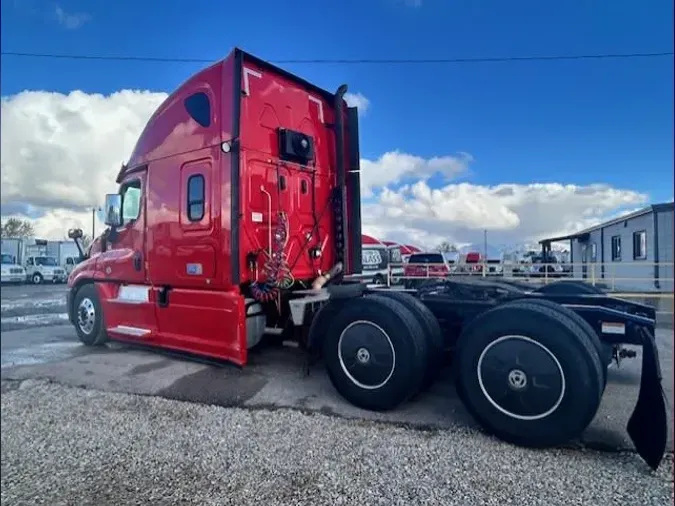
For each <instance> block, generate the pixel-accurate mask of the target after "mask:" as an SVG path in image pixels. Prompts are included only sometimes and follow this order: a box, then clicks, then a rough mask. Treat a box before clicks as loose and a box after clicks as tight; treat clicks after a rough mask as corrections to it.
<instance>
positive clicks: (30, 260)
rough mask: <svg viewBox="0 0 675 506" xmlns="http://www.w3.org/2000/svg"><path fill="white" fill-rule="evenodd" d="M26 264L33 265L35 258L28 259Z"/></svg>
mask: <svg viewBox="0 0 675 506" xmlns="http://www.w3.org/2000/svg"><path fill="white" fill-rule="evenodd" d="M26 265H33V258H32V257H31V258H29V259H28V260H26Z"/></svg>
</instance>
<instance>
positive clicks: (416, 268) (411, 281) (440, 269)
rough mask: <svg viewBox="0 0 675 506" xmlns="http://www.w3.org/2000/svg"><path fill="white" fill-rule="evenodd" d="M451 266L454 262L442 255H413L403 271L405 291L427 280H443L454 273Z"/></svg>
mask: <svg viewBox="0 0 675 506" xmlns="http://www.w3.org/2000/svg"><path fill="white" fill-rule="evenodd" d="M451 262H452V263H451ZM453 264H454V261H452V260H451V259H450V258H448V257H447V256H446V255H444V254H443V253H435V252H431V253H414V254H412V255H410V258H409V259H408V263H407V264H405V267H404V269H403V276H404V282H403V285H404V286H405V288H407V289H412V288H416V287H418V286H419V285H420V284H421V283H423V282H424V281H425V280H426V279H427V278H432V279H433V278H444V277H446V276H448V275H449V274H451V273H452V272H454V269H455V266H454V265H453Z"/></svg>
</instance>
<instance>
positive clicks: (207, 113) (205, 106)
mask: <svg viewBox="0 0 675 506" xmlns="http://www.w3.org/2000/svg"><path fill="white" fill-rule="evenodd" d="M183 104H184V105H185V110H186V111H187V112H188V114H189V115H190V117H191V118H192V119H193V120H195V121H196V122H197V123H199V125H201V126H203V127H204V128H206V127H208V126H209V125H210V124H211V102H209V96H208V95H207V94H206V93H203V92H201V91H200V92H198V93H194V94H192V95H190V96H189V97H187V98H186V99H185V101H184V102H183Z"/></svg>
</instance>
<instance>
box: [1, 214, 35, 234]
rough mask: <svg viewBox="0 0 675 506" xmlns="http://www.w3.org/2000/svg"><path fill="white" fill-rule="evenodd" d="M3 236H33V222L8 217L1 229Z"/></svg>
mask: <svg viewBox="0 0 675 506" xmlns="http://www.w3.org/2000/svg"><path fill="white" fill-rule="evenodd" d="M0 232H1V234H2V237H3V238H9V237H31V236H33V235H35V230H34V229H33V224H32V223H31V222H30V221H28V220H20V219H18V218H8V219H7V220H6V221H5V222H4V223H3V224H2V229H1V230H0Z"/></svg>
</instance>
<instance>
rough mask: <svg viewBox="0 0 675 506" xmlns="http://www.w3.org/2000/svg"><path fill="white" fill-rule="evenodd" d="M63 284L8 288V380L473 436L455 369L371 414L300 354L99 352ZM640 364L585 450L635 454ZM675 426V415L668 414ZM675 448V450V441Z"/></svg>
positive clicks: (668, 344)
mask: <svg viewBox="0 0 675 506" xmlns="http://www.w3.org/2000/svg"><path fill="white" fill-rule="evenodd" d="M65 296H66V287H65V286H63V285H56V286H51V285H44V286H20V287H3V288H2V328H1V330H2V333H1V339H0V344H1V357H2V360H1V363H2V370H1V371H2V372H1V375H2V379H3V380H19V381H23V380H27V379H46V380H50V381H53V382H56V383H59V384H63V385H67V386H77V387H86V388H94V389H97V390H102V391H108V392H119V393H135V394H142V395H151V396H159V397H164V398H167V399H174V400H183V401H189V402H196V403H203V404H211V405H220V406H241V407H247V408H292V409H298V410H302V411H307V412H321V413H324V414H331V415H335V416H339V417H344V418H357V419H368V420H381V421H386V422H390V423H394V424H403V425H410V426H419V427H434V428H458V427H465V428H475V424H474V422H473V420H472V419H471V418H470V416H469V415H468V413H467V412H466V411H465V409H464V407H463V406H462V404H461V402H460V401H459V399H458V398H457V395H456V393H455V389H454V385H453V384H452V381H451V378H450V376H451V375H450V371H449V370H446V371H444V373H443V374H442V376H441V378H440V380H439V381H438V382H437V383H436V384H435V385H434V386H433V388H432V389H431V390H430V391H429V392H427V393H424V394H423V395H420V396H419V397H418V398H416V399H415V400H414V401H412V402H409V403H407V404H405V405H404V406H401V407H400V408H398V409H396V410H395V411H393V412H388V413H373V412H368V411H364V410H360V409H358V408H355V407H354V406H352V405H350V404H348V403H346V402H345V401H344V400H342V398H340V397H339V396H338V395H337V393H336V392H335V390H334V389H333V387H332V385H331V384H330V382H329V380H328V378H327V376H326V374H325V373H324V371H323V369H322V367H321V364H318V365H317V366H315V367H313V368H312V369H311V370H310V372H309V376H307V375H306V374H305V362H304V357H303V355H302V353H300V352H299V351H298V350H297V349H294V348H288V347H268V348H263V349H261V350H259V351H256V352H255V353H252V354H251V357H250V365H249V366H247V367H245V368H243V369H239V368H237V367H234V366H228V365H222V366H214V365H205V364H201V363H196V362H193V361H188V360H186V359H184V358H182V357H176V356H174V355H168V354H165V353H161V352H159V351H145V350H137V349H133V348H130V347H128V346H124V345H120V344H110V345H108V346H107V347H105V348H101V349H91V348H87V347H84V346H82V345H81V344H80V343H79V342H78V341H77V338H76V334H75V331H74V329H73V328H72V327H71V326H70V325H68V324H64V323H65V322H66V320H67V317H66V309H65ZM657 340H658V344H659V348H660V358H661V362H662V369H663V376H664V382H663V383H664V389H665V391H666V393H667V397H668V399H670V404H671V406H669V408H670V409H672V399H673V381H672V379H673V331H672V330H665V329H659V330H658V332H657ZM639 375H640V360H639V357H638V358H637V359H627V360H624V361H623V362H622V364H621V367H620V368H617V367H616V366H612V368H611V369H610V372H609V379H608V384H607V389H606V391H605V395H604V397H603V401H602V405H601V407H600V410H599V412H598V414H597V416H596V418H595V419H594V421H593V422H592V423H591V425H590V426H589V427H588V429H587V430H586V432H585V433H584V434H583V437H582V439H581V441H580V442H576V443H574V444H578V443H583V444H584V445H586V446H588V447H591V448H600V449H608V450H624V449H626V450H630V449H632V444H631V442H630V440H629V438H628V435H627V434H626V431H625V426H626V423H627V421H628V418H629V416H630V413H631V411H632V409H633V407H634V405H635V402H636V399H637V393H638V389H639ZM669 420H671V421H672V411H671V414H670V416H669ZM672 432H673V431H672V428H671V430H670V431H669V434H671V435H672ZM669 449H670V451H672V450H673V441H672V437H671V439H670V441H669Z"/></svg>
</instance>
